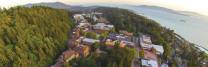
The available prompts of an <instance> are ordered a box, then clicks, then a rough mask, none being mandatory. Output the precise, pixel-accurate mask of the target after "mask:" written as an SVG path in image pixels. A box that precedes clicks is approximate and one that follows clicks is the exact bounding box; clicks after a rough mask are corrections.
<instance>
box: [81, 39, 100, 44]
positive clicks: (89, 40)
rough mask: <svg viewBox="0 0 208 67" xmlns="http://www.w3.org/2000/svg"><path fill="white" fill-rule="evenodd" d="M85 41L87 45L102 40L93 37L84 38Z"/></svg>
mask: <svg viewBox="0 0 208 67" xmlns="http://www.w3.org/2000/svg"><path fill="white" fill-rule="evenodd" d="M82 41H83V43H84V44H87V45H92V44H94V43H96V42H100V40H96V39H91V38H83V40H82Z"/></svg>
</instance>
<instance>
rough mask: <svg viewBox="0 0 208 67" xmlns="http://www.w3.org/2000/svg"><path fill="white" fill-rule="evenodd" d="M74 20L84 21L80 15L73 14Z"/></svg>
mask: <svg viewBox="0 0 208 67" xmlns="http://www.w3.org/2000/svg"><path fill="white" fill-rule="evenodd" d="M74 19H75V20H76V22H80V21H83V20H85V18H84V16H83V15H82V14H75V15H74Z"/></svg>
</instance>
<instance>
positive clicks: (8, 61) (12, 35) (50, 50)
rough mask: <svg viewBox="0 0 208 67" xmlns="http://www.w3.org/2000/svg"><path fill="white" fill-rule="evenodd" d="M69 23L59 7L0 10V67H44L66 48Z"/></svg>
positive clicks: (67, 14) (70, 23) (67, 16)
mask: <svg viewBox="0 0 208 67" xmlns="http://www.w3.org/2000/svg"><path fill="white" fill-rule="evenodd" d="M72 26H73V23H72V21H71V19H70V18H69V12H68V11H66V10H62V9H52V8H49V7H42V6H34V7H31V8H27V7H12V8H9V9H0V67H48V66H49V65H50V64H52V63H54V62H55V61H54V60H55V59H56V58H57V56H58V55H59V54H60V53H61V52H62V51H63V50H65V49H66V47H67V46H66V44H65V42H66V41H67V38H68V35H67V34H68V32H69V31H70V28H71V27H72Z"/></svg>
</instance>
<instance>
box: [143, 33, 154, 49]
mask: <svg viewBox="0 0 208 67" xmlns="http://www.w3.org/2000/svg"><path fill="white" fill-rule="evenodd" d="M140 45H141V47H142V48H144V49H151V48H152V46H151V45H152V41H151V38H150V37H149V36H147V35H142V36H141V37H140Z"/></svg>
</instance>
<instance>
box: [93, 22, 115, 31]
mask: <svg viewBox="0 0 208 67" xmlns="http://www.w3.org/2000/svg"><path fill="white" fill-rule="evenodd" d="M113 28H114V26H113V25H107V24H105V23H97V24H95V25H93V29H99V30H111V29H113Z"/></svg>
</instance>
